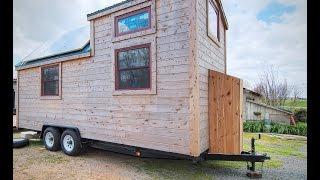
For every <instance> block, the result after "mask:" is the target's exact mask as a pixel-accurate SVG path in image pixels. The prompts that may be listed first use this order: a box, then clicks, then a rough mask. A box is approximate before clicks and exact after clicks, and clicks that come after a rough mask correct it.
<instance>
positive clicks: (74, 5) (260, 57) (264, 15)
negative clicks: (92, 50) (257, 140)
mask: <svg viewBox="0 0 320 180" xmlns="http://www.w3.org/2000/svg"><path fill="white" fill-rule="evenodd" d="M121 1H122V0H107V1H105V0H90V1H88V0H70V1H65V0H55V1H52V0H28V1H25V0H13V64H14V65H15V64H16V63H17V62H19V61H20V60H23V59H24V60H26V59H29V58H31V57H36V56H37V55H38V56H39V55H43V54H50V53H55V52H58V51H61V48H63V49H65V50H66V49H68V48H79V47H81V46H82V44H83V42H84V41H86V37H88V39H89V33H88V31H87V30H88V28H89V22H88V21H87V16H86V15H87V14H89V13H91V12H94V11H96V10H99V9H102V8H105V7H107V6H110V5H112V4H115V3H118V2H121ZM222 4H223V7H224V11H225V13H226V16H227V20H228V23H229V30H228V31H227V73H228V74H230V75H233V76H236V77H239V78H241V79H243V80H244V82H245V85H246V86H247V87H249V88H253V87H254V85H255V83H257V82H258V80H259V76H260V75H261V73H262V72H263V71H264V70H265V69H266V68H268V67H270V66H272V67H274V68H275V69H276V70H278V71H279V73H280V74H279V75H280V76H281V77H283V78H286V79H287V82H288V83H289V84H291V85H296V86H298V87H299V88H301V90H302V91H303V94H302V97H306V96H307V1H305V0H241V1H239V0H222ZM79 35H81V36H79ZM79 37H81V38H79ZM57 39H58V40H59V41H56V40H57ZM62 39H65V40H66V41H65V42H64V41H61V40H62ZM62 42H63V43H64V44H63V43H62ZM61 43H62V44H61ZM57 45H59V46H57ZM56 47H60V48H56ZM15 76H16V73H15V71H14V77H15Z"/></svg>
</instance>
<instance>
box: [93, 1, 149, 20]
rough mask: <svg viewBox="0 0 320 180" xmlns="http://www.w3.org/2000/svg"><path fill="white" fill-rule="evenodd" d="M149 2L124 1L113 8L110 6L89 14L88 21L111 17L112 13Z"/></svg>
mask: <svg viewBox="0 0 320 180" xmlns="http://www.w3.org/2000/svg"><path fill="white" fill-rule="evenodd" d="M147 1H150V0H126V1H122V2H120V3H117V4H114V5H112V6H108V7H106V8H103V9H100V10H98V11H95V12H93V13H90V14H87V20H88V21H91V20H93V19H96V18H99V17H102V16H106V15H109V14H111V13H114V12H117V11H120V10H122V9H126V8H128V7H131V6H135V5H138V4H141V3H144V2H147Z"/></svg>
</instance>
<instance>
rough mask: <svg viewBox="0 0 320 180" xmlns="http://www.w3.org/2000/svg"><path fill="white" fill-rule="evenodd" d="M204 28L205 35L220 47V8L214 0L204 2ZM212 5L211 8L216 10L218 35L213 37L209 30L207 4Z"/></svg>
mask: <svg viewBox="0 0 320 180" xmlns="http://www.w3.org/2000/svg"><path fill="white" fill-rule="evenodd" d="M206 4H207V5H206V23H207V24H206V26H207V27H206V30H207V36H208V37H209V38H210V39H211V40H212V41H213V42H214V43H215V44H216V45H217V46H218V47H221V42H220V40H221V36H220V8H218V6H217V4H216V2H215V0H207V3H206ZM211 4H212V5H213V8H214V9H215V11H217V16H218V17H217V26H218V27H217V29H218V37H215V36H214V35H212V34H211V33H210V31H209V6H210V5H211Z"/></svg>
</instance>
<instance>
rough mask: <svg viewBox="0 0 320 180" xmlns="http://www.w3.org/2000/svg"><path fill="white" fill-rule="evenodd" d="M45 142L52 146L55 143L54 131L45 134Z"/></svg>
mask: <svg viewBox="0 0 320 180" xmlns="http://www.w3.org/2000/svg"><path fill="white" fill-rule="evenodd" d="M45 142H46V145H47V146H48V147H50V148H51V147H52V146H53V144H54V138H53V134H52V132H47V133H46V136H45Z"/></svg>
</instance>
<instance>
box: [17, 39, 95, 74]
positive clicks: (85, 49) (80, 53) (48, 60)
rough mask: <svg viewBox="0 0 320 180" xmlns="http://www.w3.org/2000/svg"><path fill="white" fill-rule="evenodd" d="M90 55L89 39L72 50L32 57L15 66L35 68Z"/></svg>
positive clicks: (21, 68) (20, 68)
mask: <svg viewBox="0 0 320 180" xmlns="http://www.w3.org/2000/svg"><path fill="white" fill-rule="evenodd" d="M90 56H91V52H90V41H88V42H87V43H86V44H85V45H83V46H82V47H81V48H78V49H74V50H71V51H66V52H62V53H58V54H53V55H50V56H45V57H41V58H37V59H32V60H28V61H25V62H19V63H18V64H17V65H16V66H15V69H16V70H17V71H19V70H23V69H28V68H33V67H37V66H43V65H47V64H52V63H58V62H63V61H69V60H74V59H79V58H85V57H90Z"/></svg>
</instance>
